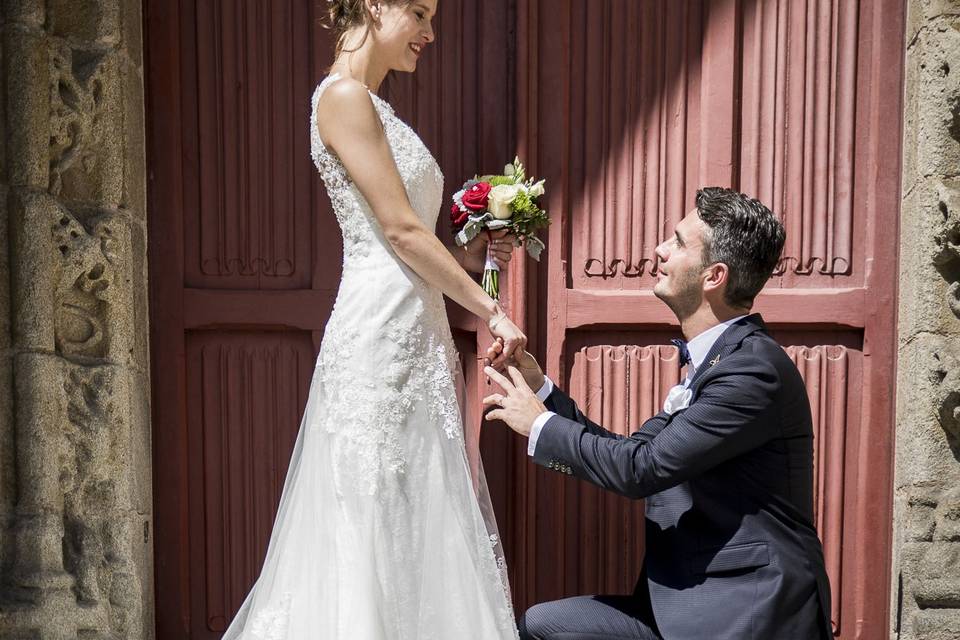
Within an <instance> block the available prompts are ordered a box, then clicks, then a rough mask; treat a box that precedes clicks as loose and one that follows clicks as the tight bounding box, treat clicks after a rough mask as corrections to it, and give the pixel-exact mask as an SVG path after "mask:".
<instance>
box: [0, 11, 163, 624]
mask: <svg viewBox="0 0 960 640" xmlns="http://www.w3.org/2000/svg"><path fill="white" fill-rule="evenodd" d="M2 19H3V22H2V24H0V29H2V40H0V42H2V65H3V66H2V71H0V72H2V75H3V79H4V82H3V86H4V87H5V92H4V95H3V96H2V106H0V131H2V133H3V141H4V144H3V145H0V153H2V155H0V213H2V215H3V224H0V296H2V297H0V300H2V301H3V303H5V304H3V307H4V310H5V311H6V313H0V323H2V328H3V330H2V331H0V341H2V343H0V354H2V360H0V385H2V386H0V637H3V638H42V639H44V640H47V639H60V638H64V639H65V638H71V639H76V638H78V637H81V638H107V637H110V638H149V637H152V635H153V626H154V625H153V620H152V611H153V597H152V584H153V581H152V531H151V528H152V526H151V488H150V470H151V458H150V422H149V418H150V416H149V406H148V403H149V378H148V372H149V361H148V349H147V310H146V297H147V296H146V238H145V228H146V224H145V215H146V212H145V196H144V193H145V182H146V175H145V168H144V126H143V104H144V100H143V82H142V71H143V64H142V56H141V49H142V45H141V39H140V32H141V26H140V2H139V0H3V18H2Z"/></svg>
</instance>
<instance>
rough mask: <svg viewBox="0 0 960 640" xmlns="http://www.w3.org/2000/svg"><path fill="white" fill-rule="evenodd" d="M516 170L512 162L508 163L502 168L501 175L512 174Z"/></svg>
mask: <svg viewBox="0 0 960 640" xmlns="http://www.w3.org/2000/svg"><path fill="white" fill-rule="evenodd" d="M516 172H517V169H516V168H515V167H514V166H513V165H512V164H508V165H506V166H505V167H504V168H503V175H505V176H512V175H513V174H515V173H516Z"/></svg>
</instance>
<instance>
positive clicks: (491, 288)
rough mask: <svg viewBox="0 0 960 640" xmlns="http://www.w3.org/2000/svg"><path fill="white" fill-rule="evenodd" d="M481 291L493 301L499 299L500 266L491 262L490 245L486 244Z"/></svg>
mask: <svg viewBox="0 0 960 640" xmlns="http://www.w3.org/2000/svg"><path fill="white" fill-rule="evenodd" d="M481 286H483V290H484V291H486V293H487V295H488V296H490V297H491V298H493V299H494V300H499V299H500V265H498V264H497V263H496V262H494V260H493V256H492V255H491V253H490V244H489V243H488V244H487V259H486V264H484V265H483V281H482V282H481Z"/></svg>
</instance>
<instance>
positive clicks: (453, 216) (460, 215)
mask: <svg viewBox="0 0 960 640" xmlns="http://www.w3.org/2000/svg"><path fill="white" fill-rule="evenodd" d="M468 217H470V213H469V212H466V211H461V210H460V207H458V206H457V205H455V204H454V205H452V206H451V207H450V222H452V223H453V225H454V226H455V227H459V226H460V225H462V224H463V223H464V222H466V221H467V218H468Z"/></svg>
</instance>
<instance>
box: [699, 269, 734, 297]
mask: <svg viewBox="0 0 960 640" xmlns="http://www.w3.org/2000/svg"><path fill="white" fill-rule="evenodd" d="M705 274H706V278H704V281H703V291H704V293H707V292H710V291H719V292H720V293H723V290H724V289H726V287H727V283H728V282H729V279H730V267H728V266H727V265H726V264H724V263H723V262H715V263H713V264H711V265H710V266H708V267H707V268H706V269H705Z"/></svg>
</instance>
